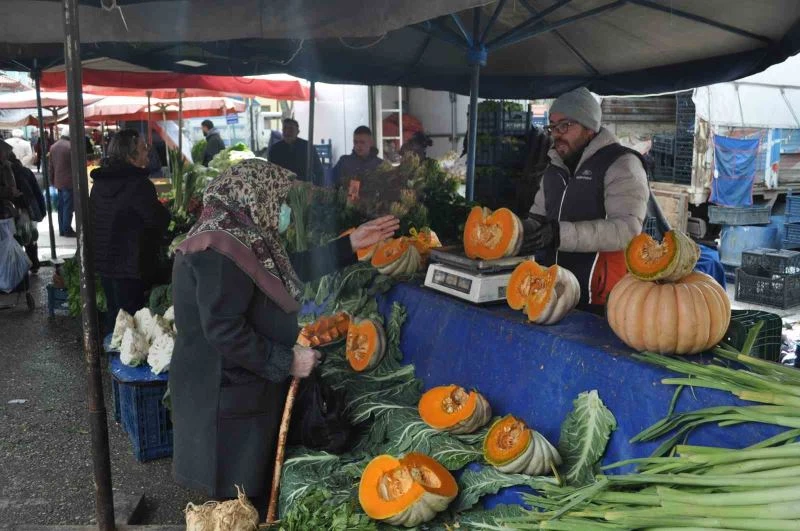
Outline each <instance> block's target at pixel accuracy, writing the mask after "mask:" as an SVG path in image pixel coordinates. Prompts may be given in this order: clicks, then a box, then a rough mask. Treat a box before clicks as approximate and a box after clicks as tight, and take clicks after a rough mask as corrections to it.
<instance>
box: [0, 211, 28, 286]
mask: <svg viewBox="0 0 800 531" xmlns="http://www.w3.org/2000/svg"><path fill="white" fill-rule="evenodd" d="M15 230H16V229H15V226H14V220H13V219H2V220H0V264H2V265H0V291H2V292H5V293H10V292H11V291H14V289H15V288H16V287H17V286H19V285H20V283H21V282H22V280H23V279H24V278H25V275H27V274H28V270H29V269H30V268H31V261H30V259H28V255H26V254H25V250H24V249H23V248H22V246H21V245H20V244H19V243H18V242H17V240H16V239H14V233H15Z"/></svg>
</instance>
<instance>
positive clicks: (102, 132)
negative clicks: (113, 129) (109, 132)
mask: <svg viewBox="0 0 800 531" xmlns="http://www.w3.org/2000/svg"><path fill="white" fill-rule="evenodd" d="M100 150H101V151H102V152H103V158H105V157H106V123H105V122H100Z"/></svg>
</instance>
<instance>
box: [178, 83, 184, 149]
mask: <svg viewBox="0 0 800 531" xmlns="http://www.w3.org/2000/svg"><path fill="white" fill-rule="evenodd" d="M178 156H179V157H180V159H179V160H183V89H182V88H179V89H178Z"/></svg>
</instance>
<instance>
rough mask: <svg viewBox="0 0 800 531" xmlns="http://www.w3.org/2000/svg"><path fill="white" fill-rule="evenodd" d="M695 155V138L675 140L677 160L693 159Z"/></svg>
mask: <svg viewBox="0 0 800 531" xmlns="http://www.w3.org/2000/svg"><path fill="white" fill-rule="evenodd" d="M693 154H694V137H693V136H691V137H686V138H677V139H676V140H675V158H676V159H689V160H691V159H692V156H693Z"/></svg>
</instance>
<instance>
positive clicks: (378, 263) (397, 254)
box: [372, 238, 422, 277]
mask: <svg viewBox="0 0 800 531" xmlns="http://www.w3.org/2000/svg"><path fill="white" fill-rule="evenodd" d="M421 262H422V259H421V257H420V254H419V251H417V248H416V247H415V246H414V245H412V243H411V240H410V239H408V238H395V239H391V240H387V241H385V242H383V243H382V244H380V245H378V248H377V249H375V253H374V254H373V255H372V267H374V268H376V269H377V270H378V271H379V272H380V273H381V274H383V275H387V276H390V277H398V276H403V275H411V274H413V273H416V272H417V269H419V266H420V263H421Z"/></svg>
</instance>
